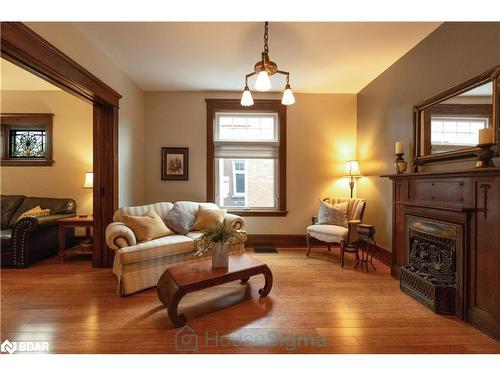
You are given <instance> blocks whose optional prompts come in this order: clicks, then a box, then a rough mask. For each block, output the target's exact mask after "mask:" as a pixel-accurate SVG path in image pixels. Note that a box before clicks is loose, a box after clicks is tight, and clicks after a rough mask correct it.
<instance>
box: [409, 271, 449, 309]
mask: <svg viewBox="0 0 500 375" xmlns="http://www.w3.org/2000/svg"><path fill="white" fill-rule="evenodd" d="M399 285H400V288H401V290H402V291H403V292H405V293H406V294H408V295H410V296H412V297H413V298H415V299H416V300H418V301H419V302H421V303H422V304H424V305H425V306H427V307H429V308H430V309H431V310H432V311H434V312H436V313H439V314H452V315H453V314H455V295H456V288H455V287H454V286H448V285H438V284H433V283H432V282H430V281H428V280H426V279H424V278H423V277H421V276H419V275H418V274H417V273H415V272H413V271H411V270H410V267H409V266H405V267H402V268H401V278H400V284H399Z"/></svg>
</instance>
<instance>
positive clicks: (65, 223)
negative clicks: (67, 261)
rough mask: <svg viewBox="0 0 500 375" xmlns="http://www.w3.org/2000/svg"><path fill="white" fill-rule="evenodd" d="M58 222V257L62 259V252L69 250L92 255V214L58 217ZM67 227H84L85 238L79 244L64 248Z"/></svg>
mask: <svg viewBox="0 0 500 375" xmlns="http://www.w3.org/2000/svg"><path fill="white" fill-rule="evenodd" d="M57 222H58V223H59V253H58V256H59V259H60V260H61V262H62V261H64V254H65V252H66V251H71V252H73V253H74V254H86V255H92V235H91V233H92V227H93V226H94V217H93V216H92V215H86V216H73V217H67V218H64V219H60V220H58V221H57ZM67 228H85V238H86V240H85V241H84V242H83V243H81V244H80V245H77V246H74V247H71V248H69V249H66V248H65V244H66V229H67Z"/></svg>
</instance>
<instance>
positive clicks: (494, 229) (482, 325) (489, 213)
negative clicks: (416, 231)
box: [382, 168, 500, 339]
mask: <svg viewBox="0 0 500 375" xmlns="http://www.w3.org/2000/svg"><path fill="white" fill-rule="evenodd" d="M382 177H388V178H390V179H391V180H392V186H393V194H392V223H393V225H392V256H393V258H392V268H391V274H392V276H393V277H395V278H399V275H400V268H401V267H402V266H405V265H407V264H408V254H407V246H408V245H407V239H406V230H405V228H406V221H407V217H408V216H419V217H422V218H428V219H433V220H439V221H443V222H448V223H453V224H458V225H460V226H461V227H462V229H463V233H464V240H463V242H464V243H463V249H464V255H463V257H462V259H460V260H459V259H457V263H459V264H457V274H458V271H459V270H462V272H461V273H462V276H461V277H462V278H463V279H462V280H461V284H462V285H461V286H460V290H458V289H459V288H458V285H457V298H459V299H460V300H461V308H460V309H457V310H458V311H456V315H457V316H458V317H459V318H461V319H463V320H466V321H468V322H470V323H471V324H472V325H474V326H476V327H477V328H479V329H481V330H483V331H484V332H486V333H488V334H490V335H492V336H493V337H495V338H497V339H498V338H500V327H499V325H500V288H499V285H500V168H481V169H467V170H457V171H446V172H425V173H406V174H392V175H384V176H382ZM457 284H458V283H457Z"/></svg>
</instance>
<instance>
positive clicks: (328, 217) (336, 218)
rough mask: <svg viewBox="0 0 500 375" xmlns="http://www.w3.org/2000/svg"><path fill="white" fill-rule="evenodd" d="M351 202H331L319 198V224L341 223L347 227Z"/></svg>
mask: <svg viewBox="0 0 500 375" xmlns="http://www.w3.org/2000/svg"><path fill="white" fill-rule="evenodd" d="M348 205H349V202H342V203H337V204H330V203H328V202H324V201H322V200H321V199H320V200H319V213H318V224H331V225H340V226H343V227H346V228H347V208H348Z"/></svg>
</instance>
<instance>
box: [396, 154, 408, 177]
mask: <svg viewBox="0 0 500 375" xmlns="http://www.w3.org/2000/svg"><path fill="white" fill-rule="evenodd" d="M403 155H404V153H400V154H396V160H395V161H394V165H395V167H396V173H398V174H401V173H405V172H406V168H408V163H407V162H406V161H405V159H403Z"/></svg>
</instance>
